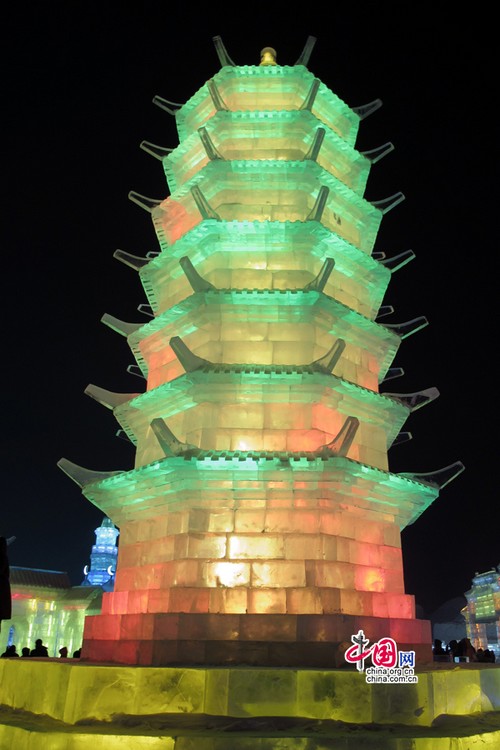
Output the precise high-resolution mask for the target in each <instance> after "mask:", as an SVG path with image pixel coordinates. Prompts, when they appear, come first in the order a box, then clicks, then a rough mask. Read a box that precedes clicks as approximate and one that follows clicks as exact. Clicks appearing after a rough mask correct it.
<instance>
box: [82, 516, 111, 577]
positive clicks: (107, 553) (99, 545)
mask: <svg viewBox="0 0 500 750" xmlns="http://www.w3.org/2000/svg"><path fill="white" fill-rule="evenodd" d="M119 533H120V532H119V531H118V529H117V528H116V527H115V526H114V525H113V523H112V521H111V520H110V519H109V518H103V520H102V523H101V525H100V526H98V527H97V529H96V530H95V536H96V542H95V544H94V545H93V546H92V552H91V555H90V568H89V566H88V565H85V567H84V569H83V574H84V576H85V578H84V579H83V581H82V584H81V585H82V586H101V587H102V588H103V590H104V591H112V590H113V587H114V584H115V573H116V560H117V557H118V546H117V543H116V540H117V538H118V536H119Z"/></svg>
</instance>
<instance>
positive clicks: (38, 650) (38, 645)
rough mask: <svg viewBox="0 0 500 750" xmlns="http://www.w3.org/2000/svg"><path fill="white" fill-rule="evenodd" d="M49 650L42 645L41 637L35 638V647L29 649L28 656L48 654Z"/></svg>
mask: <svg viewBox="0 0 500 750" xmlns="http://www.w3.org/2000/svg"><path fill="white" fill-rule="evenodd" d="M48 655H49V652H48V650H47V646H44V645H43V641H42V639H41V638H37V639H36V641H35V648H34V649H32V650H31V651H30V656H48Z"/></svg>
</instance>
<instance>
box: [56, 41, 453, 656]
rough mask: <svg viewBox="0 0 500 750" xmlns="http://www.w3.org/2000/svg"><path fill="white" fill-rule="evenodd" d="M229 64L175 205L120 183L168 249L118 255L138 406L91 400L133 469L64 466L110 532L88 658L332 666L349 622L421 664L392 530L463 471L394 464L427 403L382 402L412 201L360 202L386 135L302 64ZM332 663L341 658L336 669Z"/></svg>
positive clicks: (151, 148) (203, 95) (395, 342)
mask: <svg viewBox="0 0 500 750" xmlns="http://www.w3.org/2000/svg"><path fill="white" fill-rule="evenodd" d="M214 41H215V45H216V49H217V52H218V56H219V60H220V62H221V69H220V71H219V72H218V73H216V74H215V75H214V76H213V78H211V79H210V80H209V81H207V83H206V84H205V85H204V86H202V87H201V88H200V90H199V91H198V92H197V93H196V94H194V96H192V98H191V99H189V101H187V102H186V103H185V104H184V105H182V106H181V105H178V104H173V103H171V102H168V101H166V100H165V99H162V98H161V97H156V98H155V99H154V102H155V103H156V104H158V105H159V106H160V107H162V108H163V109H164V110H167V112H169V113H170V114H171V115H172V116H174V117H175V120H176V125H177V130H178V134H179V141H180V143H179V146H178V147H177V148H174V149H168V148H163V147H160V146H157V145H155V144H152V143H148V142H143V143H142V144H141V145H142V147H143V148H144V149H145V150H146V151H148V152H149V153H151V154H152V155H153V156H155V157H156V158H157V159H158V160H160V161H161V163H162V166H163V169H164V172H165V175H166V180H167V183H168V188H169V191H170V194H169V197H167V198H166V199H164V200H152V199H149V198H146V197H144V196H142V195H140V194H138V193H135V192H132V193H130V196H129V197H130V198H131V200H132V201H134V202H135V203H137V204H139V205H140V206H142V207H143V208H145V209H147V211H149V212H150V214H151V217H152V221H153V224H154V228H155V231H156V235H157V237H158V242H159V247H160V252H159V253H152V254H150V255H149V256H147V257H145V258H141V257H137V256H134V255H130V254H128V253H126V252H122V251H117V252H116V253H115V255H116V257H117V258H118V259H119V260H121V261H123V262H124V263H126V264H127V265H129V266H131V267H132V268H134V269H136V270H137V271H138V273H139V276H140V279H141V282H142V285H143V287H144V290H145V293H146V295H147V299H148V302H149V305H150V306H151V309H152V313H153V317H152V318H151V319H150V321H149V322H147V323H146V324H144V323H143V322H141V323H126V322H123V321H121V320H119V319H117V318H115V317H113V316H112V315H108V314H106V315H105V316H104V317H103V322H104V323H105V324H107V325H109V326H111V328H113V329H115V330H116V331H117V332H119V333H120V334H122V335H123V336H126V337H127V341H128V343H129V345H130V348H131V350H132V352H133V354H134V356H135V359H136V362H137V365H138V366H139V368H140V370H141V371H142V374H143V375H144V378H145V379H146V382H147V389H146V391H145V392H144V393H139V394H135V393H123V394H121V393H112V392H109V391H107V390H104V389H102V388H100V387H98V386H95V385H90V386H88V388H87V391H86V392H87V393H88V395H90V396H91V397H93V398H95V399H96V400H97V401H99V402H101V403H102V404H104V405H105V406H107V407H108V408H110V409H112V410H113V413H114V416H115V417H116V420H117V421H118V423H119V424H120V425H121V428H122V429H123V430H124V431H125V433H126V434H127V436H128V437H129V438H130V440H131V441H132V442H133V443H134V444H135V446H136V454H135V455H136V459H135V468H134V469H133V470H131V471H111V472H99V471H91V470H88V469H83V468H82V467H80V466H78V465H76V464H74V463H72V462H70V461H68V460H66V459H62V460H61V461H60V462H59V466H60V467H61V469H62V470H63V471H65V472H66V473H67V474H68V475H69V476H70V477H71V478H72V479H74V480H75V481H76V482H77V483H78V484H79V485H80V486H81V487H82V492H83V494H84V495H85V497H86V498H88V500H90V501H91V502H92V503H94V504H95V505H96V506H97V507H98V508H100V509H101V511H102V512H103V513H105V515H106V516H107V517H109V518H110V519H111V520H112V522H113V524H115V525H116V526H117V527H118V528H119V529H120V546H119V555H118V563H117V571H116V580H115V587H114V591H113V592H109V593H105V594H104V597H103V608H102V613H101V614H100V615H98V616H91V617H87V618H86V624H85V631H84V641H83V650H82V659H87V660H91V661H95V662H120V663H128V664H137V665H169V664H176V663H183V664H220V665H223V664H255V665H269V666H271V665H275V666H285V665H288V666H316V665H320V666H324V667H328V666H337V665H338V664H339V653H340V654H342V653H343V652H342V648H343V647H344V645H345V644H346V643H347V644H349V643H350V637H351V635H352V634H353V633H356V632H357V631H358V630H359V629H360V628H362V629H363V631H364V633H365V635H366V637H368V638H369V639H370V640H371V641H375V640H377V639H379V638H381V637H387V636H389V637H392V638H394V639H395V640H396V642H397V643H398V646H399V648H412V649H415V651H416V653H417V659H418V658H427V657H428V656H430V653H431V651H430V648H431V645H430V644H431V631H430V624H429V623H428V622H427V621H422V620H418V619H416V617H415V605H414V599H413V597H412V596H410V595H408V594H406V593H405V589H404V581H403V565H402V555H401V530H402V529H403V528H404V527H405V526H407V525H408V524H410V523H412V522H413V521H415V519H416V518H418V517H419V516H420V514H421V513H422V512H423V511H425V509H426V508H427V507H428V506H429V505H430V504H431V503H432V502H433V501H434V500H435V499H436V497H437V496H438V494H439V491H440V489H441V488H442V487H443V486H444V485H445V484H446V483H448V482H449V481H450V480H451V479H453V478H454V477H455V476H456V475H457V474H459V473H460V472H461V471H462V469H463V466H462V464H461V463H460V462H457V463H456V464H453V465H452V466H448V467H446V468H445V469H443V470H441V471H436V472H433V473H430V474H427V475H423V474H411V473H408V474H407V473H405V474H394V473H391V472H390V470H389V465H388V450H389V448H391V446H393V445H394V444H395V443H396V442H398V441H400V440H403V439H408V438H409V437H411V436H410V434H409V433H406V432H402V427H403V425H404V424H405V422H406V421H407V419H408V417H409V415H410V414H411V413H412V412H413V411H414V410H416V409H419V408H420V407H422V406H425V405H426V404H428V403H429V402H431V401H433V400H434V399H435V398H436V396H437V395H438V392H437V390H436V389H435V388H428V389H426V390H423V391H421V392H417V393H403V394H401V393H393V392H391V393H389V392H380V391H379V386H380V385H382V386H383V390H384V391H387V381H390V380H392V379H393V378H395V377H397V376H399V375H401V374H402V371H401V369H400V368H391V363H392V362H393V360H394V357H395V355H396V353H397V351H398V348H399V346H400V344H401V342H402V340H403V339H405V338H406V337H408V336H409V335H411V334H412V333H414V332H416V331H418V330H419V329H420V328H422V327H423V326H424V325H426V324H427V321H426V320H425V318H415V319H414V320H411V321H409V322H406V323H394V324H390V323H387V322H386V317H385V315H386V314H388V313H390V312H391V311H392V310H391V308H386V307H384V306H382V301H383V298H384V294H385V292H386V289H387V286H388V284H389V282H390V281H391V277H392V273H393V272H394V271H396V270H397V269H398V268H400V267H401V266H402V265H404V264H405V263H407V262H408V261H409V260H411V259H412V257H413V254H412V253H411V251H408V252H407V253H402V254H400V255H398V256H396V257H393V258H387V257H386V256H385V255H384V254H383V253H380V252H374V244H375V240H376V237H377V232H378V230H379V226H380V223H381V220H382V218H383V217H384V215H385V214H386V213H387V212H388V211H390V210H391V209H392V208H394V207H395V206H396V205H397V204H399V203H400V202H401V201H402V200H403V199H404V196H403V195H402V194H401V193H398V194H396V195H393V196H391V197H389V198H387V199H385V200H380V201H375V202H373V201H372V202H369V201H367V200H366V199H365V198H364V197H363V194H364V190H365V187H366V182H367V179H368V175H369V172H370V168H371V166H372V164H373V163H375V162H376V161H378V160H379V159H380V158H381V157H383V156H384V155H385V154H386V153H388V152H389V151H391V150H392V145H391V144H390V143H389V144H385V145H384V146H381V147H380V148H376V149H374V150H372V151H367V152H364V153H363V152H360V151H358V150H356V148H355V141H356V137H357V133H358V127H359V125H360V122H361V121H362V120H363V119H364V118H365V117H367V116H368V115H369V114H371V113H372V112H373V111H374V110H376V109H377V108H378V107H379V105H380V101H378V100H377V101H374V102H372V103H370V104H368V105H366V106H362V107H356V108H351V107H349V106H347V105H346V104H345V103H344V102H343V101H341V100H340V99H339V98H338V97H337V96H336V95H335V94H334V93H332V92H331V91H330V90H329V89H328V88H327V87H326V86H325V85H324V84H323V83H322V82H320V81H319V80H318V79H317V78H316V77H315V76H314V74H313V73H311V72H310V71H309V70H308V68H307V65H308V61H309V56H310V53H311V50H312V47H313V44H314V41H315V40H314V38H312V37H310V38H309V39H308V42H307V44H306V46H305V48H304V52H303V53H302V55H301V57H300V58H299V60H298V61H297V63H296V64H295V65H292V66H287V65H284V66H282V65H278V64H277V62H276V53H275V52H274V50H272V49H271V48H266V50H265V51H263V56H262V62H261V64H260V65H257V66H237V65H235V64H234V63H233V62H232V60H231V59H230V58H229V57H228V55H227V52H226V50H225V48H224V45H223V44H222V41H221V40H220V38H218V37H216V38H215V39H214ZM340 658H341V657H340Z"/></svg>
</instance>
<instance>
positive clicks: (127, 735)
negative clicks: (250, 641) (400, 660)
mask: <svg viewBox="0 0 500 750" xmlns="http://www.w3.org/2000/svg"><path fill="white" fill-rule="evenodd" d="M416 674H417V676H418V682H417V683H415V684H368V683H367V682H366V680H365V678H364V675H363V674H360V673H358V672H357V671H356V670H355V669H354V670H353V669H352V668H349V669H348V670H327V669H322V670H315V669H275V668H265V667H261V668H248V667H246V668H245V667H234V668H189V667H179V668H165V667H163V668H154V667H132V666H129V667H125V666H121V667H118V666H114V665H96V664H91V663H82V662H78V661H75V660H72V659H67V660H62V659H35V658H32V659H2V660H0V705H1V706H2V710H1V711H0V747H2V748H5V750H14V749H15V750H38V749H39V748H40V747H42V746H43V747H49V745H50V747H54V748H56V747H57V748H58V750H82V748H84V747H88V746H90V744H91V745H92V748H93V750H101V748H102V750H104V749H106V750H113V749H114V748H117V750H118V749H119V750H128V749H129V748H130V750H132V749H133V750H146V749H147V750H156V749H157V748H158V750H160V749H161V750H233V749H234V748H238V749H241V750H250V748H251V750H274V749H275V748H276V750H277V749H278V748H284V747H286V748H287V750H304V748H306V747H307V750H330V749H331V750H340V749H341V750H359V748H361V747H363V748H366V750H379V749H380V750H408V748H410V747H411V748H412V750H474V749H475V748H476V747H477V748H478V750H479V748H481V750H488V748H491V750H494V748H498V747H499V746H500V665H497V664H480V665H478V664H460V665H450V664H435V665H433V666H432V667H430V668H428V669H423V668H421V669H418V668H417V670H416Z"/></svg>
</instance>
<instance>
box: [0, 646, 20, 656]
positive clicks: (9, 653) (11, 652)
mask: <svg viewBox="0 0 500 750" xmlns="http://www.w3.org/2000/svg"><path fill="white" fill-rule="evenodd" d="M13 656H19V654H18V653H17V651H16V647H15V646H14V644H12V646H7V648H6V649H5V651H4V652H3V654H2V655H1V656H0V658H1V659H12V657H13Z"/></svg>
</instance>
